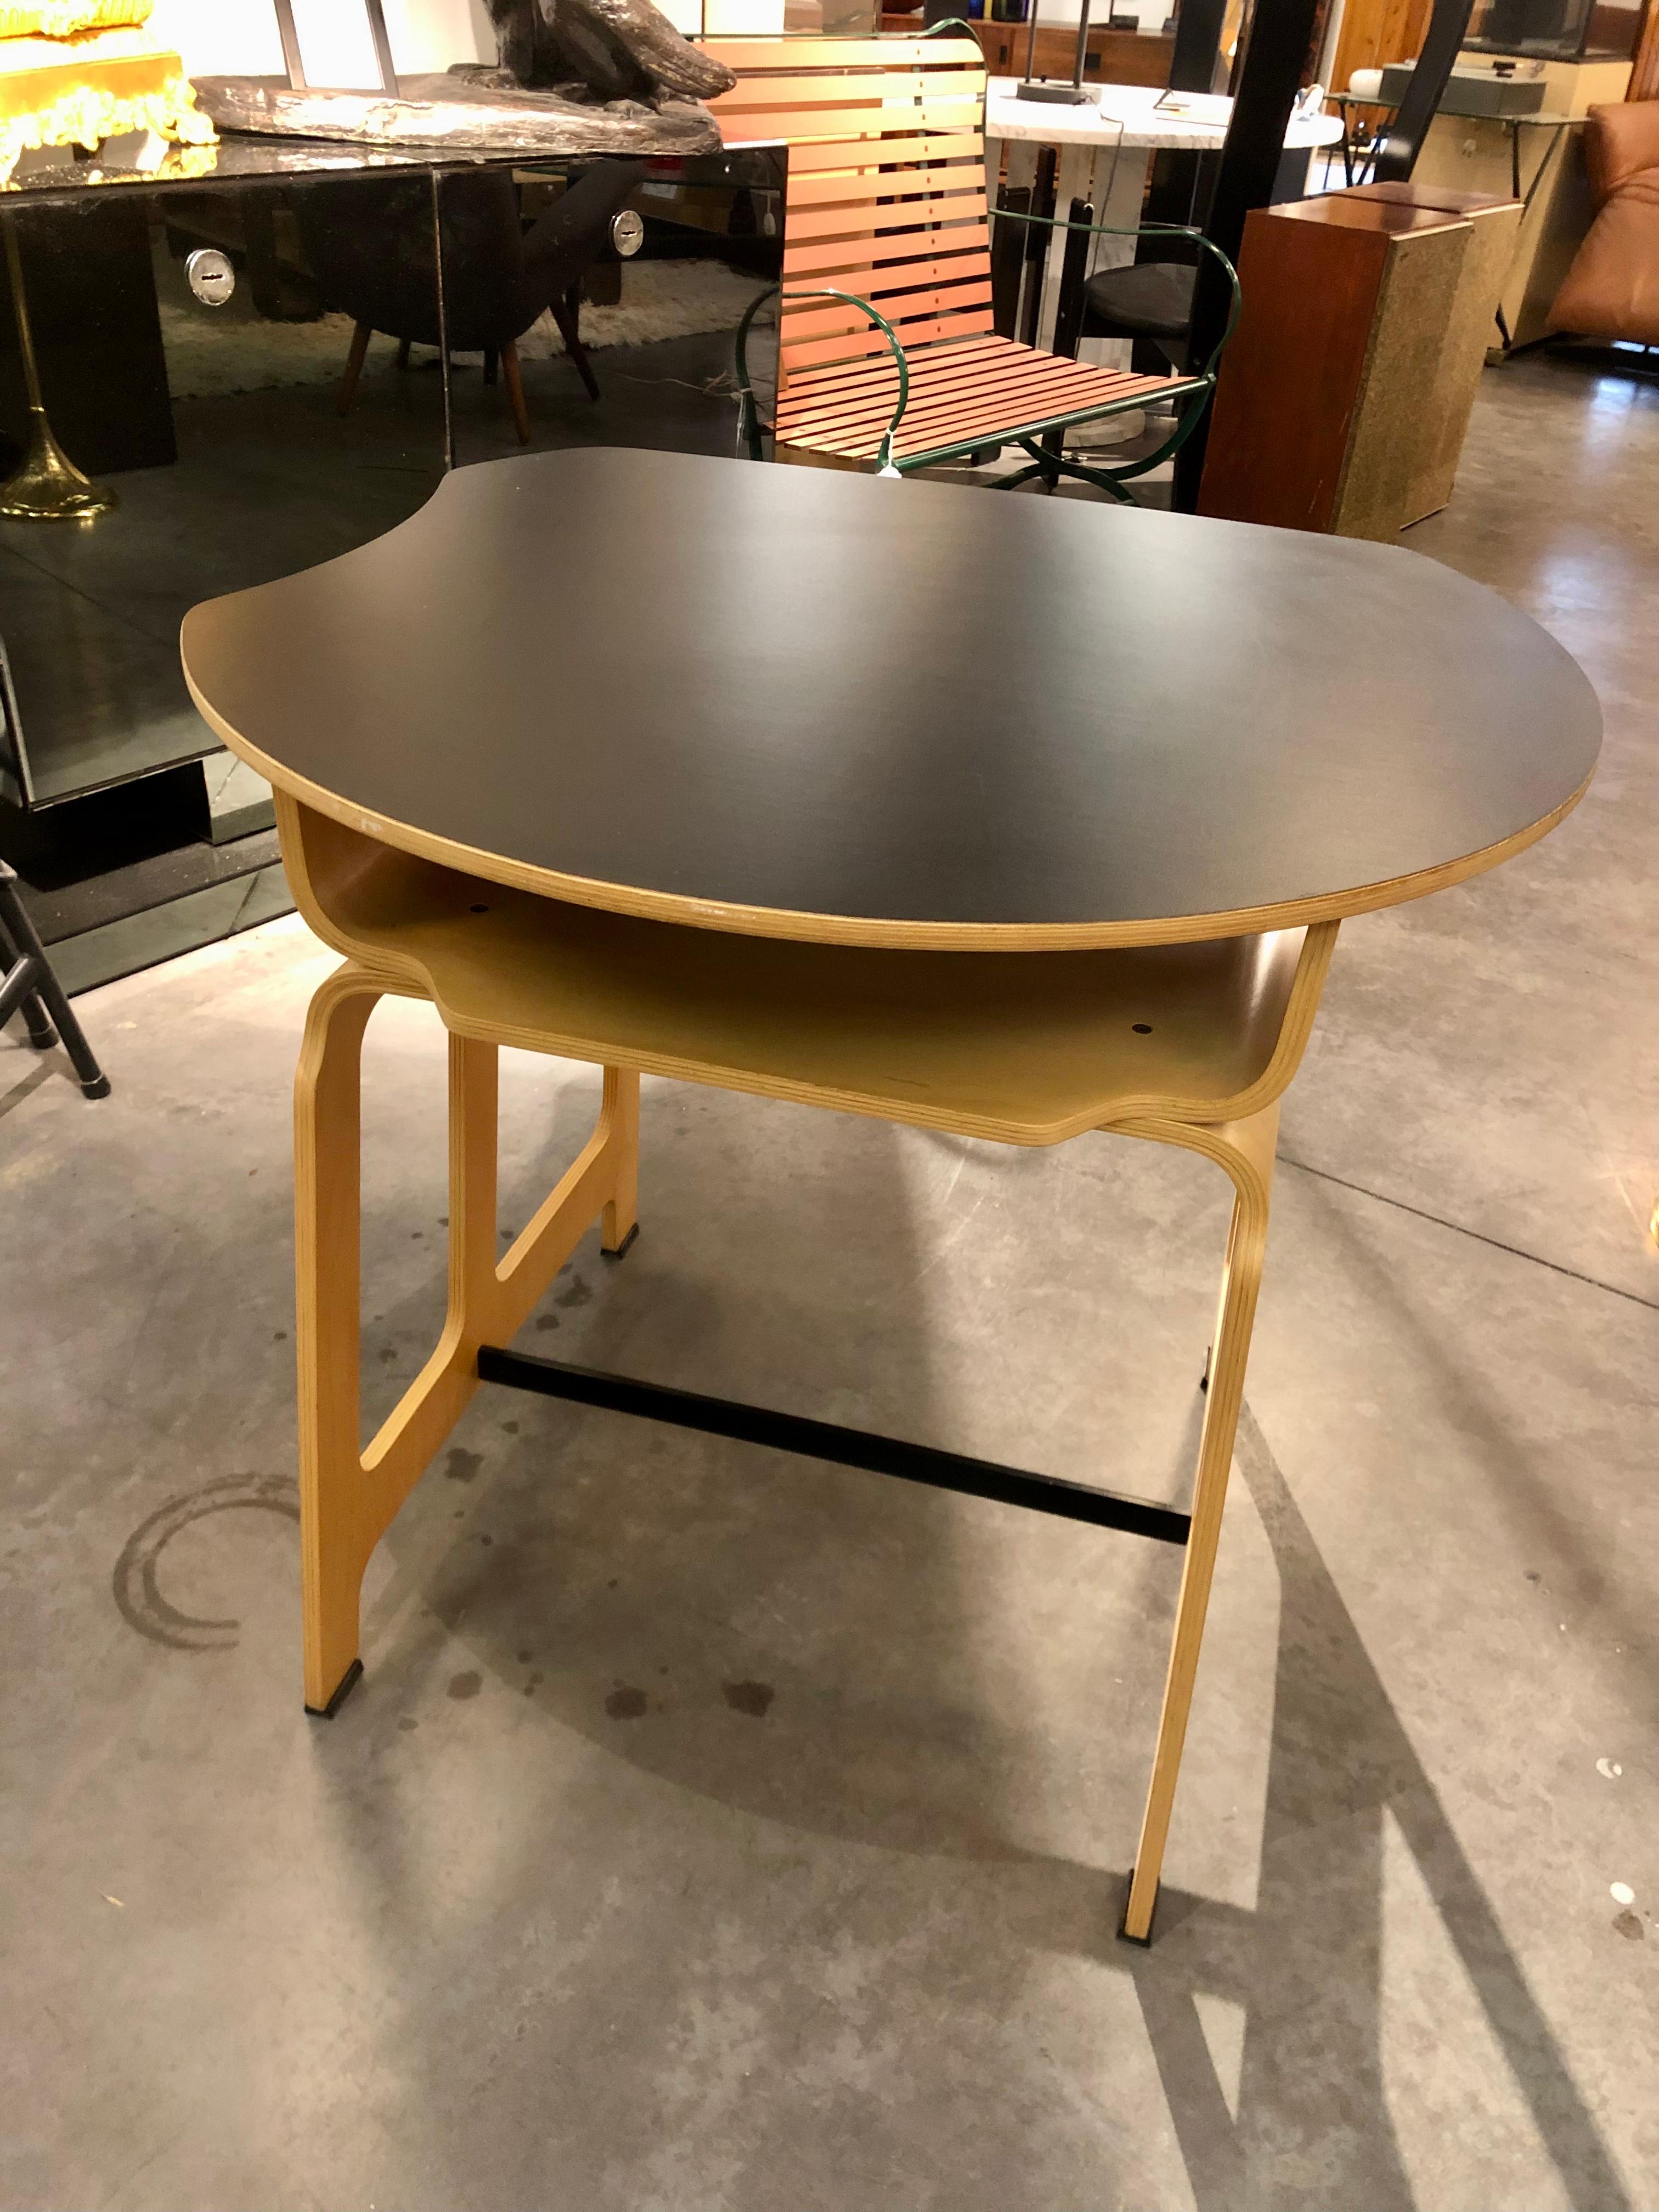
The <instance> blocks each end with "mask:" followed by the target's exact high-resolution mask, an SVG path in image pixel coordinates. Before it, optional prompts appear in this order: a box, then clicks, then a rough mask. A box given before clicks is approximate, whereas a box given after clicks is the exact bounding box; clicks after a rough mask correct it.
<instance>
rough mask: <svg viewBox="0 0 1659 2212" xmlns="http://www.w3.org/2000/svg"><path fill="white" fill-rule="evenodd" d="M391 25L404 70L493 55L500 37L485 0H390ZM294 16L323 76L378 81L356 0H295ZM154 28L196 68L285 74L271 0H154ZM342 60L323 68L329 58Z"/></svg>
mask: <svg viewBox="0 0 1659 2212" xmlns="http://www.w3.org/2000/svg"><path fill="white" fill-rule="evenodd" d="M385 8H386V30H387V32H388V33H389V34H390V36H391V40H392V57H393V58H394V60H395V61H396V62H397V64H398V69H399V70H408V71H410V72H413V71H416V70H441V69H447V68H448V66H449V64H450V63H451V62H471V61H494V59H495V39H494V36H493V34H492V33H491V31H490V27H489V15H488V14H487V13H486V12H485V9H484V6H483V0H385ZM294 12H295V21H296V22H297V23H298V25H299V27H300V31H301V37H302V38H303V39H304V40H305V45H306V52H307V58H310V57H311V56H312V55H313V53H314V54H315V56H316V57H317V59H316V60H315V62H314V63H313V67H312V70H311V71H310V72H309V73H310V74H311V75H312V76H314V78H315V79H316V81H317V82H319V83H320V82H327V79H328V76H337V82H373V81H374V80H373V77H372V76H365V75H364V59H363V58H364V55H365V53H366V52H367V51H368V49H367V42H366V39H365V37H364V34H363V33H362V29H361V24H362V10H361V9H359V8H357V7H356V6H355V5H353V0H295V10H294ZM150 28H151V30H152V31H154V32H155V33H156V35H157V36H158V37H159V38H161V40H163V41H164V42H165V43H166V44H167V46H173V47H176V48H177V49H178V51H179V52H180V53H181V54H182V55H183V56H184V58H185V70H187V71H188V72H189V73H190V74H191V76H281V74H282V70H283V47H282V41H281V40H279V39H278V37H277V35H276V10H275V9H273V8H272V7H271V5H270V0H155V14H154V15H152V16H151V17H150ZM330 62H333V63H335V64H337V69H338V73H337V70H335V69H333V68H328V69H326V70H325V64H328V63H330Z"/></svg>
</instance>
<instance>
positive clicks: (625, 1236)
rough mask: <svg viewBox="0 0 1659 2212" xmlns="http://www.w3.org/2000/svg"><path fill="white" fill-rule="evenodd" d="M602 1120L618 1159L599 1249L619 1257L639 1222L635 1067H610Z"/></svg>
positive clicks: (614, 1169)
mask: <svg viewBox="0 0 1659 2212" xmlns="http://www.w3.org/2000/svg"><path fill="white" fill-rule="evenodd" d="M599 1123H600V1127H602V1128H608V1129H609V1131H610V1139H611V1146H612V1147H613V1149H614V1151H615V1154H616V1162H615V1166H614V1168H613V1170H612V1175H613V1182H612V1191H613V1195H612V1196H611V1197H610V1198H609V1199H607V1200H605V1218H604V1220H603V1221H602V1222H601V1223H600V1224H599V1249H600V1251H602V1252H603V1253H605V1255H606V1256H607V1258H609V1259H612V1260H620V1259H621V1257H622V1255H623V1253H624V1252H625V1251H626V1250H627V1249H628V1248H629V1245H630V1244H631V1243H633V1241H634V1237H635V1232H636V1231H638V1229H639V1225H640V1076H639V1070H638V1069H637V1068H634V1067H607V1068H606V1070H605V1103H604V1104H603V1105H602V1106H601V1107H600V1109H599Z"/></svg>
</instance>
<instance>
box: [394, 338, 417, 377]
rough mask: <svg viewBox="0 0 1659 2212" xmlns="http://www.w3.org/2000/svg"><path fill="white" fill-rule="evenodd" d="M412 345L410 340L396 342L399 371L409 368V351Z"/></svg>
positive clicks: (402, 339)
mask: <svg viewBox="0 0 1659 2212" xmlns="http://www.w3.org/2000/svg"><path fill="white" fill-rule="evenodd" d="M412 343H414V341H413V340H412V339H410V338H399V339H398V368H400V369H406V368H408V367H409V350H410V346H411V345H412Z"/></svg>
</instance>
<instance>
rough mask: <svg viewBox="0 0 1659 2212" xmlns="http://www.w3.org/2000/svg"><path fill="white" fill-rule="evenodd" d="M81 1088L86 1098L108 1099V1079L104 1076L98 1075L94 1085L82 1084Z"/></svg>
mask: <svg viewBox="0 0 1659 2212" xmlns="http://www.w3.org/2000/svg"><path fill="white" fill-rule="evenodd" d="M81 1088H82V1091H85V1092H86V1094H87V1096H88V1098H107V1097H109V1078H108V1076H106V1075H100V1077H99V1079H98V1080H97V1082H96V1083H83V1084H82V1085H81Z"/></svg>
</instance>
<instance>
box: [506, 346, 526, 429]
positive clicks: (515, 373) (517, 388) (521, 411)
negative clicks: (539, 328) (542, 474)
mask: <svg viewBox="0 0 1659 2212" xmlns="http://www.w3.org/2000/svg"><path fill="white" fill-rule="evenodd" d="M501 372H502V374H503V375H505V377H506V379H507V398H509V399H510V400H511V401H512V403H513V422H514V424H515V426H516V427H517V429H518V433H519V443H520V445H521V446H527V445H528V444H529V443H530V410H529V408H528V407H526V404H525V398H524V377H523V374H522V373H521V372H520V368H519V349H518V346H517V344H516V343H514V341H513V339H512V338H508V339H507V342H506V343H505V344H504V345H503V346H502V348H501Z"/></svg>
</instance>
